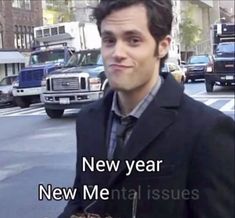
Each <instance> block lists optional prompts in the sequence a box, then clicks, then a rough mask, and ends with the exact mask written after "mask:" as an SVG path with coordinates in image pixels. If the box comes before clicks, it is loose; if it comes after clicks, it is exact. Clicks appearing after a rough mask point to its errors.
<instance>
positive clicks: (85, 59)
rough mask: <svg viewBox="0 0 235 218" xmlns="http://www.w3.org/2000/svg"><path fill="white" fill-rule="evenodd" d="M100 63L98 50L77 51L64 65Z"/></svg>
mask: <svg viewBox="0 0 235 218" xmlns="http://www.w3.org/2000/svg"><path fill="white" fill-rule="evenodd" d="M88 65H102V61H101V60H100V52H81V53H80V52H78V53H76V54H74V55H72V57H71V58H70V59H69V61H68V63H67V64H66V66H65V67H76V66H88Z"/></svg>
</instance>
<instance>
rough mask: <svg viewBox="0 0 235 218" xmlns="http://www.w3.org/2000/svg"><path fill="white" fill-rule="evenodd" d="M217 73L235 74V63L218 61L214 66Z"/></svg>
mask: <svg viewBox="0 0 235 218" xmlns="http://www.w3.org/2000/svg"><path fill="white" fill-rule="evenodd" d="M214 69H215V72H217V73H234V69H235V62H234V61H216V62H215V65H214Z"/></svg>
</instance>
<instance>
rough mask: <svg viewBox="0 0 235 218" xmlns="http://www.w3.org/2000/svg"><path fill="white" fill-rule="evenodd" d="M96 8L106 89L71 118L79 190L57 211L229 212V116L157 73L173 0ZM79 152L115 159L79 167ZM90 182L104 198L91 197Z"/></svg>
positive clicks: (166, 216) (213, 217) (221, 215)
mask: <svg viewBox="0 0 235 218" xmlns="http://www.w3.org/2000/svg"><path fill="white" fill-rule="evenodd" d="M94 15H95V18H96V19H97V25H98V28H99V31H100V34H101V38H102V48H101V53H102V56H103V60H104V65H105V72H106V76H107V78H108V80H109V84H110V87H111V88H112V89H113V90H114V91H111V92H110V93H109V94H108V95H107V96H106V97H105V98H103V99H102V100H100V101H98V102H96V103H94V104H92V105H90V106H88V107H87V108H85V109H83V110H82V111H81V112H80V113H79V115H78V118H77V171H76V178H75V183H74V188H76V189H77V190H78V193H77V195H76V198H75V199H74V200H70V201H69V203H68V205H67V207H66V208H65V210H64V212H63V213H62V214H61V215H60V216H59V217H60V218H67V217H68V218H69V217H70V216H71V215H72V214H77V213H94V214H99V215H100V216H102V217H105V216H108V215H109V216H111V217H115V218H118V217H119V218H131V217H137V218H157V217H159V218H173V217H174V218H189V217H195V218H233V217H234V214H233V207H234V156H233V155H234V135H233V134H234V122H233V121H232V119H230V118H229V117H226V116H225V115H223V114H222V113H221V112H219V111H216V110H214V109H212V108H209V107H207V106H205V105H203V104H202V103H199V102H196V101H194V100H193V99H191V98H190V97H188V96H186V95H185V94H184V93H183V89H182V88H181V86H180V85H178V84H177V82H176V81H175V80H174V79H173V77H172V76H170V75H164V76H160V68H161V66H162V64H163V63H164V60H165V59H166V58H167V54H168V50H169V46H170V42H171V37H170V32H171V23H172V5H171V1H170V0H147V1H146V0H129V1H127V0H103V1H101V2H100V4H99V5H98V7H97V8H96V9H95V12H94ZM83 157H85V158H86V160H87V161H90V160H91V157H94V159H95V162H96V163H97V161H99V160H109V162H111V161H112V160H113V161H114V162H115V163H116V162H118V161H119V160H120V165H119V167H118V170H111V171H110V172H109V171H108V170H105V171H102V170H97V169H96V170H93V172H92V170H91V169H89V168H88V167H87V168H86V170H85V172H84V170H83V167H84V165H85V164H84V159H83ZM138 160H139V161H140V162H138V163H137V162H132V161H138ZM153 162H154V163H156V166H154V165H153ZM131 163H133V165H132V166H133V167H132V168H131V167H130V165H128V164H131ZM128 166H129V167H128ZM130 169H131V170H130ZM97 185H98V187H99V191H100V190H105V191H107V190H108V193H109V194H108V200H107V198H102V196H101V194H99V198H98V199H94V198H95V197H94V195H93V194H94V193H95V191H97V190H95V189H92V188H94V187H97ZM84 187H89V188H91V191H90V192H87V191H85V189H84ZM88 193H89V194H90V195H91V196H92V197H91V198H93V199H89V198H87V195H88ZM106 194H107V192H106ZM105 196H106V197H107V195H105ZM103 197H104V195H103ZM73 217H79V215H77V216H73ZM81 217H82V216H81Z"/></svg>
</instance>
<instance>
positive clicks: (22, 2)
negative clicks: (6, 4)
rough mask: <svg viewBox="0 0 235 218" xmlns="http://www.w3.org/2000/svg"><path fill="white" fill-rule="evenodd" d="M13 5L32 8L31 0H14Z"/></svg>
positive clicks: (14, 6)
mask: <svg viewBox="0 0 235 218" xmlns="http://www.w3.org/2000/svg"><path fill="white" fill-rule="evenodd" d="M12 7H13V8H21V9H26V10H31V0H12Z"/></svg>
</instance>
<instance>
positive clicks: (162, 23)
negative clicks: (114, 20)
mask: <svg viewBox="0 0 235 218" xmlns="http://www.w3.org/2000/svg"><path fill="white" fill-rule="evenodd" d="M136 4H142V5H144V6H145V8H146V11H147V19H148V28H149V31H150V33H151V35H152V36H153V38H154V39H155V42H156V45H157V46H156V51H155V55H158V49H157V48H158V42H159V41H161V40H162V39H163V38H164V37H165V36H166V35H169V34H170V33H171V28H172V20H173V14H172V2H171V0H101V1H100V3H99V4H98V5H97V7H96V8H95V9H94V11H93V16H94V18H95V19H96V23H97V26H98V30H99V32H101V22H102V21H103V20H104V19H105V17H107V16H108V15H110V14H111V13H112V12H113V11H118V10H120V9H123V8H126V7H129V6H132V5H136ZM167 57H168V55H166V56H165V57H163V58H162V59H161V60H160V67H162V66H163V64H164V62H165V60H166V59H167Z"/></svg>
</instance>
